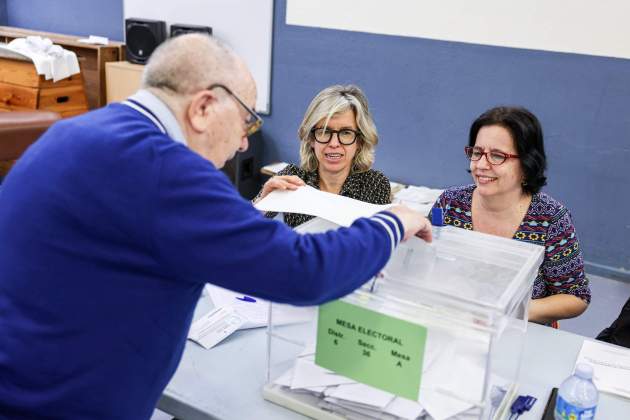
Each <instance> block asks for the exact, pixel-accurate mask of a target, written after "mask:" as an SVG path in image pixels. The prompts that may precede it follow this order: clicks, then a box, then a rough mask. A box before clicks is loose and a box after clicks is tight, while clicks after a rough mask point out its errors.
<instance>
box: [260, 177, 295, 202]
mask: <svg viewBox="0 0 630 420" xmlns="http://www.w3.org/2000/svg"><path fill="white" fill-rule="evenodd" d="M303 185H304V181H302V179H301V178H300V177H299V176H295V175H277V176H272V177H271V178H269V180H268V181H267V182H265V185H263V188H262V192H261V193H260V197H258V199H257V200H256V201H255V202H254V203H256V202H258V201H260V200H262V199H263V198H265V197H266V196H267V195H268V194H269V193H270V192H271V191H274V190H297V189H298V188H299V187H301V186H303Z"/></svg>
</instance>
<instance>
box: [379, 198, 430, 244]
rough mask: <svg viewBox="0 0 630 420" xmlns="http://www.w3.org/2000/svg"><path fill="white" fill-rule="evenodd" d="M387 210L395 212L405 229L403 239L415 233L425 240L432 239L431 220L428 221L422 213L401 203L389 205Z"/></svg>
mask: <svg viewBox="0 0 630 420" xmlns="http://www.w3.org/2000/svg"><path fill="white" fill-rule="evenodd" d="M387 211H389V212H392V213H393V214H395V215H396V216H397V217H398V219H400V221H401V222H402V225H403V228H404V230H405V232H404V234H403V241H406V240H407V239H409V238H410V237H412V236H413V235H416V236H417V237H419V238H421V239H424V240H425V241H427V242H431V241H432V240H433V235H432V232H431V222H429V219H427V218H426V217H424V216H423V215H422V214H420V213H418V212H417V211H415V210H411V209H410V208H409V207H407V206H403V205H397V206H394V207H390V208H389V209H387Z"/></svg>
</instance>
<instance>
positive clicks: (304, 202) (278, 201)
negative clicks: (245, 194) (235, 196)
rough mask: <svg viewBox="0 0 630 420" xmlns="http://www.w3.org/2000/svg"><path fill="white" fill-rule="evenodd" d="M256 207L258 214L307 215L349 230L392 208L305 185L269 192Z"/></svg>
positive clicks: (388, 205) (387, 205)
mask: <svg viewBox="0 0 630 420" xmlns="http://www.w3.org/2000/svg"><path fill="white" fill-rule="evenodd" d="M255 207H256V208H257V209H258V210H261V211H272V212H284V213H301V214H309V215H312V216H319V217H321V218H323V219H326V220H329V221H331V222H334V223H336V224H338V225H341V226H350V225H351V224H352V222H354V221H355V220H356V219H358V218H360V217H369V216H372V215H373V214H375V213H378V212H379V211H382V210H385V209H387V208H389V207H391V205H390V204H386V205H378V204H371V203H365V202H363V201H359V200H354V199H352V198H349V197H344V196H342V195H338V194H331V193H327V192H324V191H320V190H318V189H316V188H313V187H311V186H308V185H304V186H302V187H299V188H298V189H297V190H293V191H288V190H287V191H280V190H275V191H272V192H270V193H269V195H267V196H266V197H265V198H263V199H262V200H260V201H258V202H257V203H256V204H255Z"/></svg>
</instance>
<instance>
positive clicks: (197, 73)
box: [142, 34, 237, 95]
mask: <svg viewBox="0 0 630 420" xmlns="http://www.w3.org/2000/svg"><path fill="white" fill-rule="evenodd" d="M236 66H237V58H236V56H235V55H234V53H233V52H232V51H230V50H229V49H228V48H227V47H226V46H224V45H223V44H222V43H220V42H219V41H217V40H216V39H214V38H212V37H210V36H208V35H203V34H186V35H180V36H177V37H175V38H171V39H169V40H167V41H166V42H164V43H163V44H161V45H160V46H159V47H158V48H157V49H156V50H155V51H154V52H153V54H151V58H150V59H149V62H148V63H147V65H146V67H145V69H144V73H143V75H142V88H143V89H146V88H154V89H160V90H162V91H164V92H165V93H167V94H173V93H176V94H180V95H182V94H183V95H187V94H193V93H196V92H199V91H200V90H203V89H206V88H207V87H208V86H210V85H211V84H213V83H227V84H228V85H229V84H230V82H231V79H232V78H233V77H234V73H236V72H235V68H236Z"/></svg>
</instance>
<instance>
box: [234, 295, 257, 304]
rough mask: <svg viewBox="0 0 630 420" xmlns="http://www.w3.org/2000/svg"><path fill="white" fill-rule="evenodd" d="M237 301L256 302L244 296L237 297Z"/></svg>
mask: <svg viewBox="0 0 630 420" xmlns="http://www.w3.org/2000/svg"><path fill="white" fill-rule="evenodd" d="M236 300H240V301H242V302H256V299H254V298H253V297H250V296H247V295H243V297H236Z"/></svg>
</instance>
